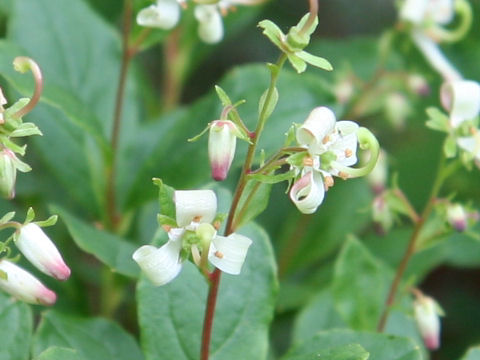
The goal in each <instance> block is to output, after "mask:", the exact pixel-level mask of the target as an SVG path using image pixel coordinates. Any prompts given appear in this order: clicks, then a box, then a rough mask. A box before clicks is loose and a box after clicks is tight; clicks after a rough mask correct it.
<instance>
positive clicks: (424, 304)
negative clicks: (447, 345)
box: [413, 295, 440, 350]
mask: <svg viewBox="0 0 480 360" xmlns="http://www.w3.org/2000/svg"><path fill="white" fill-rule="evenodd" d="M413 306H414V311H415V320H416V322H417V325H418V329H419V330H420V334H421V335H422V338H423V341H424V342H425V346H426V347H427V348H428V349H430V350H436V349H438V348H439V347H440V318H439V308H438V305H437V303H436V302H435V300H433V299H432V298H431V297H429V296H424V295H422V296H421V297H418V298H417V299H416V300H415V302H414V304H413Z"/></svg>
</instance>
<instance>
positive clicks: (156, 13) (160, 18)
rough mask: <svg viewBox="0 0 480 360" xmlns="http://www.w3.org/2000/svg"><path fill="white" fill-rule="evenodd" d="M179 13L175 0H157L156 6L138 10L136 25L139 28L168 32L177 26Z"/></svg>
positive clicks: (178, 6)
mask: <svg viewBox="0 0 480 360" xmlns="http://www.w3.org/2000/svg"><path fill="white" fill-rule="evenodd" d="M180 12H181V9H180V5H179V3H178V2H177V0H158V1H157V3H156V4H154V5H150V6H149V7H147V8H145V9H142V10H140V12H139V13H138V15H137V23H138V25H141V26H147V27H154V28H159V29H164V30H169V29H171V28H173V27H174V26H175V25H177V23H178V20H179V19H180Z"/></svg>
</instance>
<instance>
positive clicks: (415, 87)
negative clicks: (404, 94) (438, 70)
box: [407, 74, 430, 96]
mask: <svg viewBox="0 0 480 360" xmlns="http://www.w3.org/2000/svg"><path fill="white" fill-rule="evenodd" d="M407 83H408V87H409V88H410V90H411V91H412V92H413V93H414V94H416V95H420V96H427V95H428V94H430V86H429V85H428V82H427V80H425V78H424V77H423V76H422V75H420V74H412V75H410V76H409V77H408V81H407Z"/></svg>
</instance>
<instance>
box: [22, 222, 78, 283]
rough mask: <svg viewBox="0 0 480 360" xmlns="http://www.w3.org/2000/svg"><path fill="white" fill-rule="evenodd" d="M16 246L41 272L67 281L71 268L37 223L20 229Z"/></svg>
mask: <svg viewBox="0 0 480 360" xmlns="http://www.w3.org/2000/svg"><path fill="white" fill-rule="evenodd" d="M15 245H16V246H17V247H18V249H19V250H20V251H21V252H22V254H23V255H24V256H25V257H26V258H27V259H28V260H29V261H30V262H31V263H32V264H33V265H34V266H35V267H36V268H37V269H38V270H40V271H41V272H43V273H45V274H47V275H50V276H52V277H53V278H55V279H57V280H67V279H68V278H69V277H70V273H71V272H70V268H69V267H68V266H67V265H66V264H65V262H64V260H63V258H62V255H61V254H60V252H59V251H58V249H57V248H56V246H55V245H54V244H53V242H52V240H50V238H49V237H48V236H47V235H46V234H45V233H44V232H43V230H42V228H41V227H40V226H38V225H37V224H35V223H29V224H27V225H24V226H22V227H21V228H20V230H19V234H18V236H17V237H16V240H15Z"/></svg>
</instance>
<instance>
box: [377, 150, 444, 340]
mask: <svg viewBox="0 0 480 360" xmlns="http://www.w3.org/2000/svg"><path fill="white" fill-rule="evenodd" d="M452 168H453V167H445V156H444V155H443V153H442V158H441V160H440V164H439V167H438V172H437V176H436V179H435V182H434V184H433V187H432V191H431V193H430V197H429V199H428V202H427V204H426V206H425V208H424V209H423V211H422V214H421V215H420V217H419V218H418V221H417V222H416V224H415V227H414V228H413V232H412V235H411V236H410V240H409V242H408V245H407V249H406V250H405V253H404V255H403V258H402V260H401V261H400V264H399V265H398V268H397V271H396V273H395V277H394V279H393V282H392V285H391V286H390V290H389V292H388V296H387V300H386V301H385V305H384V307H383V312H382V315H381V316H380V320H379V322H378V325H377V331H378V332H383V330H384V329H385V325H386V323H387V318H388V315H389V314H390V310H391V308H392V305H393V302H394V301H395V297H396V294H397V291H398V287H399V286H400V281H401V280H402V277H403V274H404V273H405V270H406V268H407V265H408V262H409V260H410V258H411V257H412V255H413V254H414V253H415V246H416V242H417V240H418V237H419V235H420V232H421V230H422V229H423V225H425V222H426V221H427V219H428V217H429V216H430V214H431V212H432V210H433V207H434V205H435V200H436V198H437V195H438V193H439V191H440V188H441V187H442V184H443V181H444V180H445V178H446V177H447V176H448V175H449V174H450V172H451V169H452Z"/></svg>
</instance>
